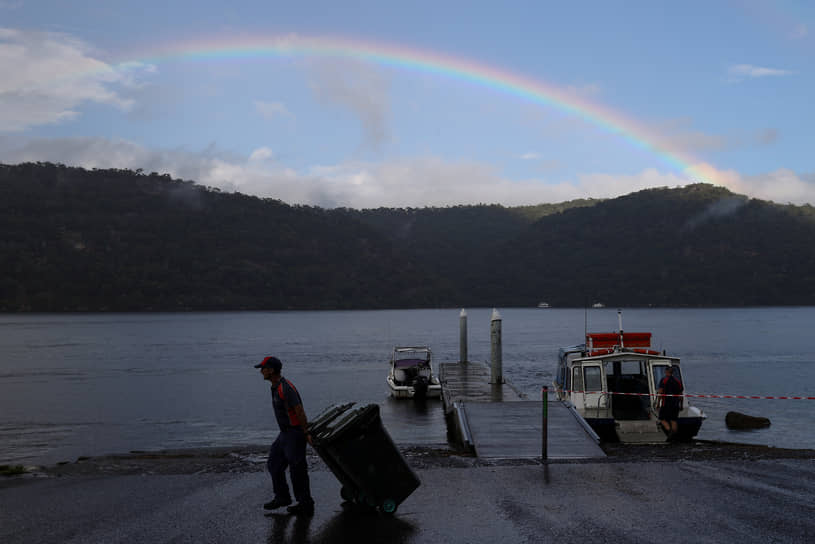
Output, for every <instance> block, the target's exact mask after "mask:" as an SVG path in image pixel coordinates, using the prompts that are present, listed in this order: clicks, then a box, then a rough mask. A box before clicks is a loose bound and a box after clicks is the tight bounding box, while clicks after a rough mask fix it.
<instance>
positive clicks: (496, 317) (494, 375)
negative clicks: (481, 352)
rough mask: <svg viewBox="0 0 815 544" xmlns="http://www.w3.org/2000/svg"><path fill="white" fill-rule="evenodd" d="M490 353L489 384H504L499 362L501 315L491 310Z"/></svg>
mask: <svg viewBox="0 0 815 544" xmlns="http://www.w3.org/2000/svg"><path fill="white" fill-rule="evenodd" d="M490 348H491V349H490V353H491V360H492V365H491V367H490V383H493V384H498V383H504V371H503V368H502V366H503V361H502V360H501V314H499V313H498V310H496V309H495V308H493V309H492V319H491V320H490Z"/></svg>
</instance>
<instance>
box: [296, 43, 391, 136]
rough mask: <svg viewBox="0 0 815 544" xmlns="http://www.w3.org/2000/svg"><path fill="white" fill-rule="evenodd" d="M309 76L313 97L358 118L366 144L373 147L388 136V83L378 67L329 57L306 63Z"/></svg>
mask: <svg viewBox="0 0 815 544" xmlns="http://www.w3.org/2000/svg"><path fill="white" fill-rule="evenodd" d="M309 75H310V77H311V87H312V89H313V91H314V93H315V95H316V96H317V98H319V99H320V100H322V101H323V102H326V103H330V104H334V105H337V106H340V107H342V108H345V109H347V110H349V111H350V112H351V113H353V114H354V115H355V116H356V117H357V118H358V119H359V121H360V123H361V125H362V128H363V132H364V137H365V144H366V145H368V146H370V147H372V148H374V149H376V148H378V147H379V146H381V145H382V144H384V143H386V142H387V141H388V140H389V139H390V130H389V127H388V116H389V113H390V96H389V87H390V85H389V81H388V79H387V78H386V77H385V75H384V73H383V71H382V70H380V69H378V68H376V67H374V66H372V65H370V64H366V63H363V62H359V61H353V60H348V59H331V60H321V61H314V62H311V63H309Z"/></svg>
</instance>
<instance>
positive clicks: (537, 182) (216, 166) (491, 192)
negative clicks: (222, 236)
mask: <svg viewBox="0 0 815 544" xmlns="http://www.w3.org/2000/svg"><path fill="white" fill-rule="evenodd" d="M15 145H18V144H16V142H15V141H14V140H13V139H12V138H10V137H6V138H0V162H2V163H8V164H14V163H19V162H27V161H50V162H59V163H64V164H69V165H76V166H82V167H85V168H129V169H132V170H135V169H138V168H142V169H143V170H144V171H146V172H153V171H155V172H159V173H168V174H170V175H171V176H173V177H176V178H181V179H186V180H192V181H195V182H196V183H199V184H201V185H205V186H209V187H218V188H220V189H222V190H224V191H240V192H242V193H246V194H251V195H257V196H261V197H271V198H277V199H280V200H283V201H284V202H288V203H290V204H310V205H317V206H322V207H327V208H332V207H338V206H347V207H351V208H374V207H379V206H387V207H423V206H448V205H458V204H478V203H487V204H492V203H497V204H503V205H506V206H516V205H525V204H538V203H542V202H562V201H565V200H572V199H575V198H588V197H591V198H613V197H616V196H620V195H624V194H628V193H631V192H633V191H638V190H641V189H646V188H650V187H676V186H682V185H686V184H688V183H691V182H693V181H694V176H690V175H685V174H678V173H666V172H661V171H658V170H656V169H646V170H643V171H641V172H639V173H636V174H631V175H619V174H609V173H592V174H585V175H579V176H577V177H576V178H574V179H570V180H566V181H559V182H557V183H555V182H547V181H546V180H543V179H535V178H533V179H524V180H510V179H507V178H505V177H503V176H502V175H501V174H500V173H499V172H497V171H496V170H495V168H494V167H492V166H490V165H487V164H484V163H480V162H476V161H448V160H444V159H442V158H439V157H434V156H429V157H428V156H425V157H413V158H404V159H399V160H393V161H385V162H365V161H347V162H343V163H340V164H333V165H315V166H311V167H309V168H306V169H304V170H303V171H296V170H294V169H291V168H287V167H285V166H283V165H281V164H280V163H279V162H278V161H275V160H273V159H274V153H273V152H272V150H271V149H269V148H266V147H261V148H258V149H256V150H255V151H253V152H252V153H251V155H250V156H249V157H246V156H237V155H234V154H229V153H225V152H223V151H220V150H219V149H218V148H217V147H215V146H214V145H213V146H210V147H207V148H206V149H203V150H201V151H197V152H196V151H188V150H183V149H173V150H156V149H148V148H145V147H143V146H141V145H138V144H135V143H132V142H128V141H125V140H106V139H100V138H64V139H50V140H45V139H41V140H32V141H29V142H26V143H24V144H23V145H21V146H17V147H14V146H15ZM692 170H693V172H696V173H697V174H698V175H697V176H695V177H696V178H697V179H698V178H699V177H701V178H702V179H706V180H715V181H716V183H717V184H719V185H722V186H725V187H727V188H729V189H730V190H732V191H734V192H736V193H740V194H745V195H748V196H750V197H755V198H762V199H766V200H773V201H775V202H780V203H787V202H791V203H794V204H803V203H807V202H809V203H815V175H797V174H795V173H794V172H792V171H790V170H786V169H779V170H776V171H774V172H770V173H767V174H763V175H756V176H741V175H739V174H738V173H737V172H734V171H725V170H717V169H716V168H714V167H712V166H710V165H705V164H698V165H694V167H693V169H692Z"/></svg>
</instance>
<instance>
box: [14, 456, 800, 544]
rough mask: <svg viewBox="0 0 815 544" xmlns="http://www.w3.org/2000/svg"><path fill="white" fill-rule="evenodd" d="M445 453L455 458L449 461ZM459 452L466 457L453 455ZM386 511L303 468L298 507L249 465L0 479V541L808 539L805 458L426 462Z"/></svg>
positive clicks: (320, 469) (317, 470) (318, 469)
mask: <svg viewBox="0 0 815 544" xmlns="http://www.w3.org/2000/svg"><path fill="white" fill-rule="evenodd" d="M454 464H455V463H454ZM463 465H466V463H463ZM416 472H417V474H418V475H419V478H420V479H421V481H422V485H421V486H420V487H419V488H418V489H417V490H416V491H415V492H414V493H413V494H412V495H411V496H409V497H408V498H407V499H406V500H405V501H404V502H403V503H402V504H401V505H400V506H399V508H398V510H397V511H396V513H395V514H394V515H393V516H392V517H389V516H383V515H379V514H375V513H371V512H369V511H367V510H362V509H360V508H359V507H356V506H355V505H352V504H348V503H343V501H342V499H341V498H340V485H339V483H338V482H337V480H336V479H335V477H334V475H333V474H332V473H331V472H330V471H329V470H328V469H326V468H325V467H324V466H315V467H314V468H313V470H311V472H310V477H311V485H312V494H313V496H314V498H315V501H316V512H315V515H314V516H313V517H310V518H298V517H295V516H291V515H287V514H285V513H282V512H281V513H268V512H266V511H264V510H263V509H262V504H263V503H264V502H265V501H267V500H269V499H270V498H271V482H270V480H269V477H268V475H267V474H266V473H264V472H262V469H261V468H260V467H256V468H255V469H253V470H250V471H236V472H228V471H227V472H203V473H197V474H149V473H142V474H112V475H108V474H93V473H91V474H80V475H68V476H62V477H56V476H49V477H37V478H18V479H5V480H3V481H0V542H4V543H7V544H12V543H18V542H19V543H31V542H81V543H113V542H128V543H133V542H179V543H180V542H196V543H202V542H274V543H284V542H291V543H306V542H310V543H322V542H336V543H340V542H341V543H365V542H387V543H394V542H437V543H438V542H444V543H456V542H491V543H494V542H556V541H563V540H565V539H568V540H569V541H574V539H580V541H583V542H660V543H663V542H666V541H669V542H717V543H718V542H741V543H744V542H812V539H813V536H814V535H815V488H814V487H813V482H815V459H769V460H725V461H722V460H703V461H686V460H678V461H665V460H656V461H642V460H639V461H636V462H584V463H556V464H548V465H541V464H539V463H525V464H520V465H519V464H501V463H497V464H493V465H478V464H477V463H474V464H473V463H471V464H470V465H469V466H442V467H435V466H430V467H426V468H419V469H417V470H416Z"/></svg>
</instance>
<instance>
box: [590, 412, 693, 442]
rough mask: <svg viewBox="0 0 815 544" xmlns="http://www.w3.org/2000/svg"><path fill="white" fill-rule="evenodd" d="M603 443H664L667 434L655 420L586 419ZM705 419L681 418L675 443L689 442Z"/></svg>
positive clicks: (678, 421)
mask: <svg viewBox="0 0 815 544" xmlns="http://www.w3.org/2000/svg"><path fill="white" fill-rule="evenodd" d="M584 419H585V420H586V423H588V424H589V426H591V428H592V430H594V432H595V433H597V436H599V437H600V441H602V442H624V443H654V442H664V441H665V440H666V438H667V434H666V433H665V432H664V430H663V429H662V426H661V425H659V423H658V422H656V421H655V420H644V421H626V420H622V421H618V420H615V419H614V418H611V417H592V418H588V417H587V418H584ZM703 421H704V417H681V418H679V419H678V420H677V424H678V430H677V433H676V436H675V437H674V439H673V440H674V441H677V442H689V441H691V440H693V438H694V437H695V436H696V435H697V434H698V433H699V429H700V428H701V427H702V422H703ZM658 425H659V426H658Z"/></svg>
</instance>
